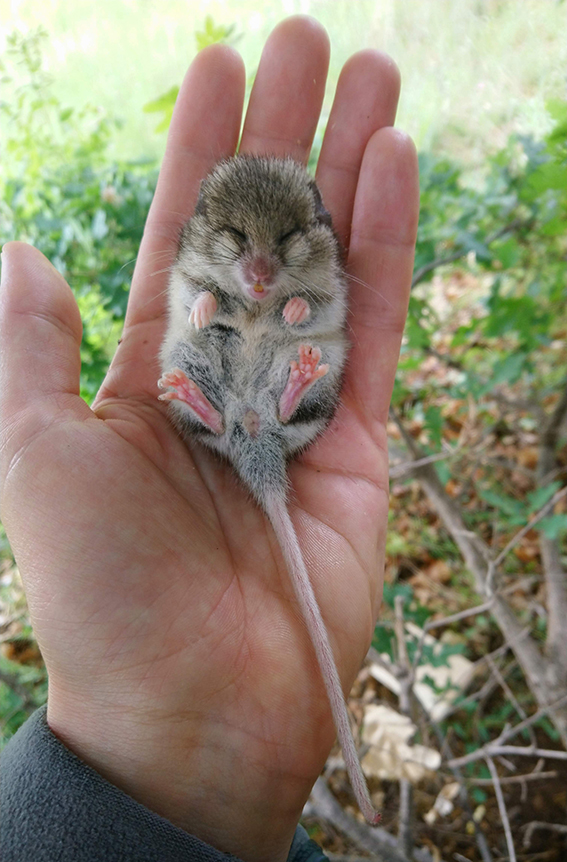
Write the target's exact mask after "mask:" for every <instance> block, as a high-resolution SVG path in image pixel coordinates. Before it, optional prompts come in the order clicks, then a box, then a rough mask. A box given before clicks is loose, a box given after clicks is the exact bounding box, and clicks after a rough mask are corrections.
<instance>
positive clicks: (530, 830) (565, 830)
mask: <svg viewBox="0 0 567 862" xmlns="http://www.w3.org/2000/svg"><path fill="white" fill-rule="evenodd" d="M522 828H523V829H525V830H526V834H525V835H524V841H523V844H524V847H525V849H526V850H527V848H528V847H529V846H530V844H531V843H532V835H533V834H534V832H535V830H536V829H549V830H550V831H551V832H558V833H559V834H560V835H567V826H565V825H564V824H563V823H545V822H544V821H542V820H532V822H531V823H527V824H526V825H525V826H523V827H522Z"/></svg>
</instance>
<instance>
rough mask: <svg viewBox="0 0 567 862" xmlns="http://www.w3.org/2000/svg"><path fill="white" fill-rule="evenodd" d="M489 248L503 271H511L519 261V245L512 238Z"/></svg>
mask: <svg viewBox="0 0 567 862" xmlns="http://www.w3.org/2000/svg"><path fill="white" fill-rule="evenodd" d="M491 248H492V252H493V256H494V258H495V259H496V260H499V261H500V263H501V264H502V266H503V267H504V269H511V268H512V267H513V266H516V264H517V263H518V261H519V260H520V244H519V242H518V240H517V239H516V238H515V237H513V236H511V237H509V238H508V239H507V240H506V241H505V242H502V243H499V244H498V245H494V246H491Z"/></svg>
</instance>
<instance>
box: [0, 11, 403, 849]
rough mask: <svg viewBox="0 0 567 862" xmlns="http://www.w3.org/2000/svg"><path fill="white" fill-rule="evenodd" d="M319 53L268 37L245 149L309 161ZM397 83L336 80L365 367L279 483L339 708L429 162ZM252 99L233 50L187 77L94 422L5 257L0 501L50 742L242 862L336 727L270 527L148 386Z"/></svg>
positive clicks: (342, 225) (69, 302)
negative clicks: (398, 128) (216, 181)
mask: <svg viewBox="0 0 567 862" xmlns="http://www.w3.org/2000/svg"><path fill="white" fill-rule="evenodd" d="M328 55H329V47H328V41H327V37H326V34H325V33H324V31H323V30H322V28H321V27H320V26H319V25H318V24H316V23H315V22H314V21H313V20H312V19H308V18H303V17H295V18H290V19H287V20H286V21H284V22H283V23H281V24H280V25H279V26H278V27H277V28H276V29H275V30H274V32H273V33H272V35H271V36H270V38H269V39H268V42H267V43H266V47H265V49H264V53H263V56H262V60H261V63H260V67H259V69H258V74H257V77H256V81H255V84H254V88H253V91H252V95H251V99H250V105H249V108H248V111H247V114H246V119H245V124H244V129H243V134H242V142H241V147H240V149H241V151H246V152H253V153H271V154H274V155H291V156H293V157H295V158H297V159H299V160H302V161H306V160H307V156H308V153H309V150H310V146H311V143H312V139H313V135H314V133H315V129H316V125H317V121H318V117H319V112H320V109H321V103H322V99H323V93H324V86H325V78H326V72H327V65H328ZM398 87H399V81H398V74H397V71H396V69H395V67H394V65H393V64H392V63H391V61H389V60H388V59H387V58H385V57H384V56H382V55H379V54H377V53H375V52H370V51H364V52H361V53H359V54H356V55H355V56H354V57H353V58H351V59H350V60H349V61H348V63H347V64H346V65H345V67H344V69H343V72H342V75H341V78H340V81H339V84H338V88H337V94H336V97H335V102H334V105H333V109H332V113H331V116H330V119H329V123H328V126H327V133H326V135H325V140H324V143H323V147H322V151H321V156H320V160H319V165H318V170H317V180H318V183H319V187H320V189H321V192H322V195H323V199H324V201H325V204H326V206H327V208H328V209H329V210H330V212H331V214H332V216H333V220H334V224H335V228H336V230H337V232H338V234H339V236H340V237H341V239H342V240H343V242H344V243H345V245H347V246H348V248H349V255H348V270H349V272H350V273H351V274H352V276H353V279H352V283H351V289H350V296H351V308H352V313H351V317H350V326H351V328H352V337H351V340H352V350H351V353H350V359H349V366H348V374H347V377H346V380H345V386H344V390H343V393H342V405H341V407H340V409H339V411H338V413H337V415H336V417H335V419H334V420H333V423H332V425H331V426H330V428H329V429H328V431H327V432H326V434H325V435H324V436H323V438H322V439H320V440H319V441H317V442H316V443H315V444H314V445H313V446H312V447H311V448H310V449H309V450H308V452H307V453H306V454H305V455H304V456H303V457H302V458H301V459H300V460H298V461H297V462H294V463H293V464H292V465H291V467H290V477H291V482H292V486H293V497H292V502H291V504H290V510H291V516H292V519H293V521H294V524H295V528H296V530H297V533H298V537H299V541H300V544H301V546H302V548H303V549H304V553H305V558H306V563H307V566H308V569H309V572H310V576H311V579H312V583H313V586H314V589H315V593H316V595H317V598H318V600H319V603H320V605H321V609H322V613H323V617H324V618H325V621H326V623H327V627H328V630H329V635H330V638H331V643H332V646H333V649H334V652H335V657H336V660H337V665H338V668H339V672H340V675H341V679H342V680H343V683H344V688H345V691H346V690H348V688H349V687H350V685H351V683H352V681H353V679H354V676H355V674H356V672H357V670H358V668H359V666H360V663H361V661H362V659H363V657H364V654H365V652H366V649H367V646H368V643H369V641H370V638H371V634H372V631H373V627H374V622H375V617H376V614H377V612H378V608H379V604H380V596H381V577H382V569H383V555H384V540H385V529H386V517H387V507H388V458H387V446H386V432H385V423H386V419H387V413H388V405H389V400H390V395H391V389H392V385H393V378H394V372H395V367H396V362H397V357H398V352H399V345H400V339H401V334H402V330H403V325H404V320H405V314H406V307H407V300H408V292H409V284H410V279H411V272H412V264H413V248H414V242H415V232H416V225H417V208H418V184H417V168H416V159H415V152H414V149H413V146H412V144H411V142H410V141H409V140H408V139H407V138H406V137H405V136H404V135H402V134H400V133H398V132H395V131H393V130H392V129H390V128H385V127H387V126H390V125H391V124H392V122H393V120H394V114H395V108H396V103H397V96H398ZM244 89H245V74H244V68H243V65H242V61H241V60H240V58H239V57H238V55H237V54H236V53H235V52H234V51H233V50H232V49H230V48H228V47H226V46H221V45H215V46H212V47H210V48H208V49H206V50H204V51H203V52H201V53H200V54H199V55H198V56H197V58H196V59H195V61H194V62H193V64H192V66H191V68H190V69H189V72H188V74H187V76H186V78H185V81H184V83H183V86H182V88H181V91H180V94H179V97H178V100H177V105H176V108H175V112H174V117H173V120H172V124H171V128H170V133H169V138H168V146H167V152H166V155H165V158H164V163H163V166H162V170H161V174H160V179H159V183H158V188H157V191H156V195H155V198H154V202H153V204H152V207H151V210H150V214H149V216H148V221H147V225H146V230H145V234H144V239H143V242H142V246H141V249H140V254H139V257H138V262H137V266H136V271H135V274H134V279H133V283H132V290H131V295H130V302H129V307H128V313H127V317H126V322H125V327H124V334H123V338H122V341H121V343H120V345H119V347H118V349H117V352H116V356H115V358H114V360H113V362H112V365H111V368H110V370H109V372H108V375H107V377H106V380H105V382H104V384H103V386H102V388H101V391H100V392H99V394H98V396H97V398H96V401H95V404H94V405H93V408H92V409H91V408H89V407H88V406H87V405H86V404H85V403H84V402H83V401H82V400H81V399H80V397H79V394H78V392H79V367H80V357H79V344H80V332H81V327H80V319H79V313H78V309H77V306H76V303H75V300H74V298H73V295H72V293H71V291H70V289H69V287H68V286H67V285H66V284H65V282H64V281H63V279H62V278H61V276H60V275H58V273H57V272H56V271H55V270H54V269H53V267H52V266H51V265H50V264H49V263H48V262H47V261H46V260H45V258H43V256H42V255H41V254H40V253H39V252H37V251H36V250H34V249H32V248H31V247H29V246H26V245H24V244H22V243H11V244H8V245H7V246H6V247H5V249H4V251H3V256H2V259H3V267H2V291H1V293H0V343H1V345H2V357H1V363H0V483H1V485H0V487H1V501H2V511H1V514H2V519H3V523H4V526H5V528H6V532H7V534H8V537H9V539H10V541H11V544H12V548H13V550H14V553H15V556H16V559H17V562H18V565H19V567H20V571H21V574H22V577H23V579H24V584H25V587H26V592H27V597H28V602H29V608H30V614H31V617H32V622H33V625H34V629H35V633H36V635H37V638H38V642H39V645H40V647H41V650H42V653H43V656H44V659H45V662H46V666H47V669H48V672H49V699H48V721H49V724H50V726H51V728H52V729H53V731H54V732H55V733H56V734H57V735H58V736H59V737H60V738H61V739H62V740H63V741H64V742H65V743H66V744H67V745H68V746H69V748H71V749H72V750H73V751H75V753H77V754H78V755H79V756H80V757H81V758H82V759H83V760H85V761H86V762H87V763H89V764H90V765H92V766H93V767H94V768H95V769H96V770H97V771H98V772H100V773H101V774H102V775H103V776H105V777H106V778H108V779H109V780H110V781H112V782H113V783H114V784H116V785H117V786H118V787H120V788H122V789H123V790H125V791H126V792H127V793H129V794H130V795H131V796H133V797H134V798H135V799H137V800H138V801H140V802H142V803H143V804H145V805H147V806H148V807H149V808H151V809H153V810H154V811H156V812H157V813H159V814H161V815H163V816H164V817H166V818H168V819H169V820H170V821H172V822H173V823H175V824H176V825H178V826H180V827H182V828H184V829H186V830H187V831H188V832H190V833H192V834H194V835H197V836H198V837H200V838H202V839H203V840H205V841H208V842H209V843H211V844H212V845H214V846H215V847H218V848H219V849H221V850H224V851H225V852H231V853H234V854H236V855H238V856H240V857H241V858H243V859H245V860H250V862H252V860H268V859H269V860H282V859H285V858H286V855H287V852H288V850H289V845H290V842H291V839H292V836H293V832H294V829H295V826H296V824H297V821H298V818H299V815H300V813H301V808H302V805H303V803H304V801H305V800H306V798H307V796H308V794H309V791H310V788H311V786H312V784H313V782H314V780H315V778H316V777H317V775H318V773H319V771H320V769H321V768H322V766H323V764H324V761H325V758H326V756H327V754H328V751H329V749H330V746H331V744H332V741H333V738H334V730H333V726H332V721H331V716H330V710H329V706H328V703H327V698H326V694H325V691H324V688H323V684H322V682H321V679H320V673H319V670H318V666H317V664H316V661H315V657H314V653H313V648H312V646H311V643H310V641H309V639H308V636H307V633H306V630H305V627H304V625H303V622H302V620H301V619H300V616H299V614H298V611H297V606H296V602H295V599H294V596H293V592H292V588H291V585H290V583H289V578H288V574H287V571H286V569H285V566H284V564H283V561H282V558H281V554H280V552H279V548H278V546H277V543H276V541H275V538H274V536H273V533H272V531H271V529H270V527H269V525H268V523H267V520H266V518H265V517H264V515H263V514H262V512H261V511H260V510H259V509H258V508H257V507H256V506H255V505H254V504H252V503H251V502H250V501H249V499H248V496H247V493H246V492H245V491H244V490H243V489H242V488H241V487H240V486H239V485H238V484H237V482H236V481H235V480H234V478H233V476H232V474H231V472H230V470H229V468H228V467H225V466H224V465H220V464H219V463H217V462H216V461H215V460H214V459H213V457H212V456H211V455H210V454H209V453H207V452H205V451H204V450H203V449H200V448H197V447H195V448H194V449H193V448H191V450H189V449H188V448H187V447H186V445H185V444H184V443H183V442H182V441H181V440H180V439H179V437H178V435H177V434H176V432H175V431H174V430H173V429H172V427H171V425H170V423H169V421H168V419H167V413H166V409H165V407H164V405H163V404H161V403H160V402H159V401H158V400H157V395H158V392H159V390H158V389H157V385H156V381H157V379H158V377H159V363H158V360H157V354H158V349H159V346H160V343H161V339H162V337H163V333H164V328H165V320H164V314H165V307H166V302H165V291H166V284H167V276H166V275H165V274H164V273H163V270H164V268H165V267H166V266H167V264H168V262H170V261H171V260H172V259H173V256H174V254H175V248H176V240H177V236H178V233H179V229H180V227H181V225H182V224H183V222H184V221H186V219H187V218H188V217H189V216H190V215H191V212H192V209H193V206H194V204H195V201H196V198H197V193H198V187H199V182H200V179H201V178H202V177H203V176H204V175H206V173H207V172H208V171H209V170H210V168H211V167H212V166H213V164H214V163H215V162H216V161H217V160H218V159H219V158H222V157H224V156H228V155H231V154H232V153H233V152H234V150H235V148H236V145H237V142H238V136H239V131H240V123H241V113H242V104H243V98H244ZM351 222H352V229H351V227H350V226H351ZM158 270H159V271H160V272H157V271H158Z"/></svg>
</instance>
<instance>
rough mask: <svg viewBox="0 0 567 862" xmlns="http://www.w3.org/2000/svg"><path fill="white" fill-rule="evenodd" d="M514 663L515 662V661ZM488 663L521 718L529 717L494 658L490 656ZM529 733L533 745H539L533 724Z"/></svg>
mask: <svg viewBox="0 0 567 862" xmlns="http://www.w3.org/2000/svg"><path fill="white" fill-rule="evenodd" d="M514 664H515V662H514ZM488 665H489V667H490V670H491V672H492V673H493V674H494V676H495V677H496V679H497V680H498V684H499V685H500V686H501V688H502V690H503V691H504V694H505V695H506V697H507V698H508V700H509V701H510V703H511V704H512V706H513V707H514V709H515V710H516V712H517V713H518V715H519V716H520V718H523V719H526V718H528V715H527V713H526V711H525V709H524V708H523V707H522V705H521V704H520V703H518V699H517V698H516V696H515V694H514V692H513V691H512V689H511V688H510V686H509V685H508V683H507V682H506V680H505V679H504V676H503V675H502V674H501V673H500V668H499V667H498V666H497V664H496V662H495V661H493V660H492V658H489V659H488ZM529 733H530V739H531V743H532V745H537V740H536V737H535V733H534V729H533V726H532V725H530V726H529Z"/></svg>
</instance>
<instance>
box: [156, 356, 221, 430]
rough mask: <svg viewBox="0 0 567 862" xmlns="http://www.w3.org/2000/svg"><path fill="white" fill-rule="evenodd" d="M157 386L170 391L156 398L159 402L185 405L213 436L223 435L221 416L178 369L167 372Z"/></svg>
mask: <svg viewBox="0 0 567 862" xmlns="http://www.w3.org/2000/svg"><path fill="white" fill-rule="evenodd" d="M158 386H159V388H160V389H168V390H170V391H168V392H164V393H162V395H159V396H158V398H159V400H160V401H181V402H182V403H183V404H187V405H188V406H189V407H190V408H191V410H192V411H193V413H195V414H196V415H197V416H198V417H199V419H200V420H201V422H202V423H203V425H206V426H207V428H210V429H211V431H214V433H215V434H222V433H223V431H224V422H223V421H222V416H221V414H220V413H219V411H218V410H215V408H214V407H213V405H212V404H211V402H210V401H209V399H208V398H207V396H206V395H203V393H202V392H201V390H200V389H199V387H198V386H197V384H196V383H195V382H194V381H193V380H190V379H189V377H187V375H186V374H185V373H184V372H183V371H181V369H180V368H174V369H173V371H168V372H167V373H166V374H164V375H163V376H162V377H160V379H159V380H158Z"/></svg>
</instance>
